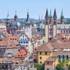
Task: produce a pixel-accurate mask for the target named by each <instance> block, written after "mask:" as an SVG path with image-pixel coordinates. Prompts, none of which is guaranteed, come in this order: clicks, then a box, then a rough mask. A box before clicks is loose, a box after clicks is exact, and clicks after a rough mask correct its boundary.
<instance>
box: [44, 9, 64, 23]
mask: <svg viewBox="0 0 70 70" xmlns="http://www.w3.org/2000/svg"><path fill="white" fill-rule="evenodd" d="M48 19H49V21H51V20H52V19H53V21H54V24H56V21H57V12H56V9H54V12H53V17H52V15H51V10H50V15H48V9H46V14H45V21H46V23H47V22H48ZM60 20H61V21H60V23H63V22H64V21H63V20H64V16H63V10H62V11H61V16H60Z"/></svg>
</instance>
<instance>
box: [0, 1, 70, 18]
mask: <svg viewBox="0 0 70 70" xmlns="http://www.w3.org/2000/svg"><path fill="white" fill-rule="evenodd" d="M46 8H48V10H49V11H50V9H51V11H52V14H53V10H54V8H56V10H57V14H58V18H59V17H60V13H61V10H62V8H63V12H64V16H65V17H70V0H0V18H6V15H7V13H8V12H9V18H11V17H13V16H14V14H15V11H17V15H18V17H22V18H25V17H26V13H27V11H29V13H30V17H31V18H36V19H38V18H39V16H40V17H41V18H44V15H45V10H46Z"/></svg>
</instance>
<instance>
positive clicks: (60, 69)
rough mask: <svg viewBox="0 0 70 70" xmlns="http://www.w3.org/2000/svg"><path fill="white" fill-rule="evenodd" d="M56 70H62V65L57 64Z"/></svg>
mask: <svg viewBox="0 0 70 70" xmlns="http://www.w3.org/2000/svg"><path fill="white" fill-rule="evenodd" d="M56 70H64V68H63V65H61V64H57V66H56Z"/></svg>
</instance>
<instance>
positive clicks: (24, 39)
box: [19, 34, 29, 47]
mask: <svg viewBox="0 0 70 70" xmlns="http://www.w3.org/2000/svg"><path fill="white" fill-rule="evenodd" d="M28 43H29V40H28V38H27V36H26V35H24V34H23V35H21V36H20V37H19V44H20V46H22V47H25V46H28Z"/></svg>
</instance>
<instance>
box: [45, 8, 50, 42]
mask: <svg viewBox="0 0 70 70" xmlns="http://www.w3.org/2000/svg"><path fill="white" fill-rule="evenodd" d="M48 24H49V23H48V9H46V14H45V41H46V42H48V39H49V38H48V37H49V27H48Z"/></svg>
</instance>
